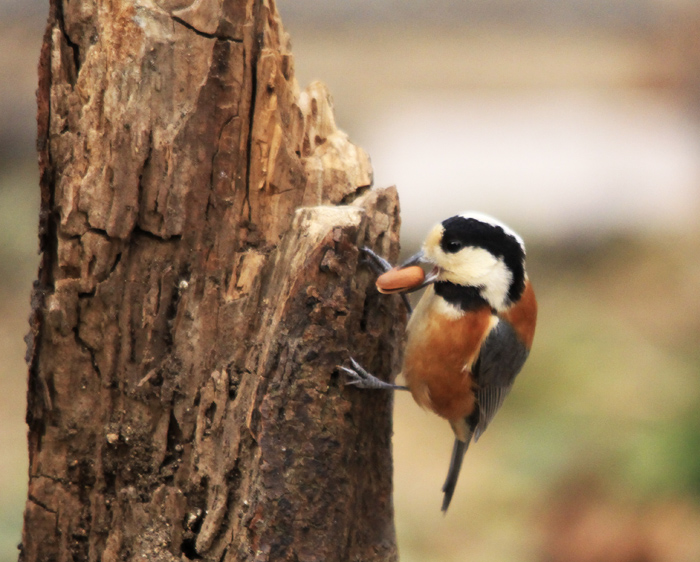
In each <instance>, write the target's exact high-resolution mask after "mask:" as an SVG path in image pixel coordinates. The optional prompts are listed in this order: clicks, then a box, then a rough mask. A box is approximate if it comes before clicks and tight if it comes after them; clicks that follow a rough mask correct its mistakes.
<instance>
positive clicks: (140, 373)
mask: <svg viewBox="0 0 700 562" xmlns="http://www.w3.org/2000/svg"><path fill="white" fill-rule="evenodd" d="M38 109H39V110H38V122H39V141H38V147H39V160H40V172H41V192H42V206H41V224H40V245H41V251H42V261H41V266H40V270H39V278H38V281H37V283H36V285H35V290H34V295H33V314H32V318H31V321H30V324H31V331H30V334H29V336H28V338H27V339H28V353H27V358H28V362H29V390H28V409H27V422H28V425H29V455H30V468H29V477H30V480H29V496H28V501H27V506H26V511H25V522H24V533H23V545H22V550H21V555H20V559H21V560H25V561H27V562H29V561H32V562H33V561H44V560H57V561H58V560H61V561H62V560H104V561H116V560H137V559H138V560H143V559H144V558H149V559H152V560H176V559H177V560H184V559H200V558H201V559H205V560H217V561H218V560H368V561H371V560H393V559H396V557H397V555H396V546H395V538H394V529H393V521H392V515H393V514H392V504H391V471H392V466H391V457H390V437H391V422H390V413H391V412H390V409H391V403H390V397H389V396H388V394H384V393H376V394H366V393H362V392H361V391H357V390H355V389H350V388H346V387H344V385H343V380H342V378H341V377H340V375H339V374H338V370H337V368H336V365H337V364H339V363H341V362H344V361H346V360H347V358H348V355H349V353H350V352H352V353H353V354H354V355H356V356H357V357H358V359H360V360H361V361H362V363H363V364H365V365H367V366H369V367H371V368H372V369H373V371H374V372H376V373H380V374H383V375H384V376H388V375H389V373H391V372H392V371H393V372H395V371H396V366H397V362H398V352H397V349H398V348H399V346H398V345H397V343H398V342H399V340H400V338H401V334H402V332H403V322H404V318H403V316H404V315H403V312H402V308H401V306H400V301H398V299H394V298H388V297H381V298H380V297H379V295H378V294H377V293H376V290H375V289H374V287H373V276H372V274H371V272H370V271H369V270H367V268H365V267H364V266H363V265H362V264H361V263H360V254H359V250H358V247H359V246H362V245H368V246H370V247H372V248H374V249H375V250H376V251H378V252H379V253H381V254H383V255H386V256H389V258H390V259H396V257H397V254H398V227H399V216H398V199H397V194H396V191H395V190H394V189H385V190H377V189H370V185H371V182H372V179H371V178H372V174H371V167H370V164H369V159H368V157H367V155H366V153H365V152H364V151H362V150H361V149H360V148H357V147H356V146H354V145H353V144H352V143H350V141H349V140H348V138H347V136H346V135H345V134H344V133H342V132H341V131H339V130H338V129H337V128H336V126H335V123H334V120H333V114H332V107H331V102H330V97H329V94H328V92H327V91H326V89H325V87H324V86H323V85H322V84H320V83H315V84H312V85H311V86H310V87H309V88H308V89H307V90H306V91H304V92H303V93H301V94H299V92H298V88H297V85H296V81H295V79H294V74H293V59H292V56H291V53H290V50H289V41H288V37H287V35H286V34H285V32H284V31H283V29H282V26H281V23H280V20H279V17H278V15H277V12H276V9H275V5H274V2H272V1H271V0H270V1H268V0H265V1H263V0H235V1H234V0H230V1H229V0H225V1H224V2H209V1H207V0H204V1H197V2H190V3H188V2H170V1H149V0H139V1H136V2H134V1H129V0H113V1H112V2H109V3H98V2H97V1H96V0H87V1H85V2H61V1H60V0H52V2H51V12H50V17H49V24H48V28H47V32H46V35H45V40H44V45H43V48H42V55H41V61H40V68H39V90H38Z"/></svg>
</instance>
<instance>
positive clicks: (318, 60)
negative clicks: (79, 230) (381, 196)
mask: <svg viewBox="0 0 700 562" xmlns="http://www.w3.org/2000/svg"><path fill="white" fill-rule="evenodd" d="M278 8H279V10H280V12H281V13H282V18H283V21H284V24H285V27H286V29H287V30H288V31H289V32H290V34H291V36H292V44H293V50H294V55H295V59H296V72H297V78H298V80H299V83H300V86H301V87H304V86H306V85H307V84H308V83H309V82H310V81H311V80H313V79H321V80H323V81H324V82H326V83H327V84H328V86H329V88H330V90H331V92H332V93H333V96H334V99H335V106H336V117H337V122H338V124H339V126H340V127H341V128H342V129H344V130H345V131H347V132H348V133H349V134H350V137H351V138H352V140H353V141H354V142H355V143H356V144H358V145H360V146H362V147H363V148H365V149H366V150H367V151H368V152H369V154H370V155H371V157H372V162H373V165H374V169H375V185H379V186H387V185H392V184H396V185H397V186H398V189H399V192H400V194H401V202H402V218H403V227H402V240H403V244H404V250H405V252H406V253H408V252H411V251H413V250H415V249H416V247H417V246H418V245H419V244H420V241H421V239H422V237H423V236H424V235H425V233H426V231H427V230H428V229H429V227H430V226H431V225H432V224H434V223H436V222H439V221H441V220H442V219H444V218H446V217H448V216H451V215H453V214H456V213H458V212H461V211H464V210H468V209H478V210H481V211H484V212H487V213H490V214H493V215H495V216H497V217H499V218H500V219H502V220H503V221H505V222H507V223H508V224H510V225H511V226H512V227H513V228H514V229H516V230H518V231H519V232H520V233H521V234H522V235H523V237H524V238H525V240H526V242H527V244H528V268H529V272H530V277H531V279H532V281H533V284H534V286H535V289H536V291H537V293H538V297H539V302H540V317H539V326H538V332H537V335H536V338H535V344H534V348H533V351H532V354H531V356H530V359H529V361H528V363H527V365H526V367H525V369H524V371H523V372H522V373H521V375H520V376H519V378H518V381H517V383H516V386H515V389H514V391H513V392H512V393H511V396H510V397H509V398H508V400H507V401H506V403H505V405H504V407H503V409H502V411H501V412H500V413H499V415H498V416H497V417H496V419H495V420H494V422H493V423H492V425H491V427H490V429H489V431H488V432H486V434H485V435H484V436H483V438H482V439H481V440H480V441H479V443H478V444H476V445H475V446H473V447H472V448H471V449H470V451H469V453H468V455H467V460H466V462H465V466H464V468H463V471H462V476H461V479H460V482H459V485H458V487H457V492H456V494H455V498H454V500H453V503H452V506H451V507H450V511H449V513H448V514H447V516H446V517H443V516H442V514H441V513H440V503H441V493H440V486H441V484H442V481H443V478H444V476H445V473H446V471H447V464H448V461H449V455H450V451H451V446H452V435H451V431H450V429H449V427H448V425H447V424H446V423H444V422H443V421H441V420H439V419H437V418H436V417H435V416H433V415H431V414H428V413H426V412H423V411H422V410H420V409H419V408H418V407H417V406H416V405H415V404H414V403H413V401H412V400H411V397H410V396H404V395H398V396H397V397H396V413H395V437H394V453H395V458H394V462H395V508H396V525H397V533H398V541H399V548H400V552H401V559H402V561H403V562H414V561H457V560H460V561H464V560H470V561H479V562H510V561H512V562H560V561H561V562H662V561H669V562H671V561H674V562H675V561H683V562H686V561H687V562H691V561H692V562H697V561H698V560H700V408H699V407H698V404H699V399H700V346H699V344H700V337H699V336H700V296H699V295H698V291H699V289H700V224H699V222H700V221H698V218H697V217H698V213H699V211H700V4H698V3H697V2H696V1H694V0H479V1H477V0H431V1H429V2H428V1H426V0H402V1H396V0H394V1H390V0H371V1H370V0H342V1H341V0H278ZM46 13H47V6H46V5H45V2H44V1H39V0H0V76H1V80H0V318H1V319H2V321H1V322H0V357H1V358H2V359H0V450H1V451H2V454H1V455H0V466H2V472H1V475H2V478H0V562H5V561H6V560H15V559H16V550H15V546H16V544H17V543H18V542H19V538H20V530H21V523H22V510H23V505H24V500H25V495H26V477H27V476H26V462H27V461H26V444H25V426H24V407H25V377H26V367H25V364H24V349H25V348H24V343H23V341H22V338H23V336H24V334H25V333H26V331H27V323H26V317H27V315H28V310H29V304H28V303H29V292H30V287H31V283H32V280H33V279H34V277H35V274H36V267H37V263H38V258H37V255H36V247H37V241H36V229H37V208H38V200H39V193H38V187H37V182H38V173H37V168H36V155H35V151H34V136H35V120H34V115H35V101H34V91H35V89H36V63H37V59H38V53H39V47H40V43H41V36H42V33H43V26H44V23H45V19H46Z"/></svg>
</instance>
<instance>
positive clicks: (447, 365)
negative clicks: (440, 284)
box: [402, 286, 496, 421]
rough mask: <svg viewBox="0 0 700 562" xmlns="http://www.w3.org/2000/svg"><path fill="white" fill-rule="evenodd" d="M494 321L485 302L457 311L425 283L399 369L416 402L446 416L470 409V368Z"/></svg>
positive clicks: (465, 413) (458, 416) (456, 416)
mask: <svg viewBox="0 0 700 562" xmlns="http://www.w3.org/2000/svg"><path fill="white" fill-rule="evenodd" d="M495 322H496V318H495V317H494V316H493V315H492V313H491V309H490V307H488V306H486V305H485V306H483V307H481V308H479V309H477V310H473V311H467V312H464V311H459V310H458V309H456V308H454V307H451V306H449V305H447V303H446V302H445V301H444V300H443V299H442V298H441V297H439V296H437V295H435V292H434V290H433V287H432V286H431V287H428V289H427V290H426V292H425V294H424V295H423V297H422V298H421V300H420V302H419V303H418V306H417V307H416V309H415V311H414V312H413V315H412V316H411V320H410V322H409V324H408V328H407V331H408V341H407V343H406V349H405V353H404V363H403V370H402V374H403V375H404V378H405V379H406V384H407V385H408V387H409V388H410V390H411V393H412V394H413V398H414V400H415V401H416V402H417V403H418V404H419V405H421V406H423V407H425V408H428V409H430V410H432V411H434V412H435V413H436V414H438V415H439V416H441V417H443V418H446V419H448V420H450V421H458V420H463V419H464V418H465V417H467V416H469V415H470V414H471V413H472V412H473V410H474V391H473V379H472V373H471V368H472V364H473V363H474V361H476V359H477V357H478V355H479V349H480V348H481V344H482V343H483V341H484V339H486V336H487V335H488V333H489V331H490V330H491V328H492V327H493V326H494V324H495Z"/></svg>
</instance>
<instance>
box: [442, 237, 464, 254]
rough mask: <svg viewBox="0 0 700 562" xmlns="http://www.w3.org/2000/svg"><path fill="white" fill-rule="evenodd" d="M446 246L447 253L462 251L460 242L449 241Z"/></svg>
mask: <svg viewBox="0 0 700 562" xmlns="http://www.w3.org/2000/svg"><path fill="white" fill-rule="evenodd" d="M445 246H446V249H447V251H448V252H451V253H454V252H459V251H460V250H461V249H462V243H461V242H460V241H459V240H449V241H448V242H447V243H446V244H445Z"/></svg>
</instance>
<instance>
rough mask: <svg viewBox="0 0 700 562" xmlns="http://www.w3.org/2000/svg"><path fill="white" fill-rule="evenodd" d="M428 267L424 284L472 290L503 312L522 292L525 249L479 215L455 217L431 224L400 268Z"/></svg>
mask: <svg viewBox="0 0 700 562" xmlns="http://www.w3.org/2000/svg"><path fill="white" fill-rule="evenodd" d="M419 262H423V263H426V264H428V265H432V266H433V270H432V272H431V273H430V274H429V276H428V278H426V281H425V283H445V284H452V285H455V286H456V289H459V288H460V287H467V288H470V290H474V289H476V290H477V291H478V293H479V295H480V296H481V297H482V298H483V299H484V300H486V301H487V302H488V303H489V305H490V306H491V307H492V308H493V309H495V310H497V311H500V310H504V309H506V308H508V307H509V306H510V305H511V304H512V303H514V302H516V301H518V299H519V298H520V296H521V295H522V293H523V290H524V288H525V280H526V278H527V277H526V273H525V245H524V243H523V240H522V238H521V237H520V236H518V235H517V234H516V233H515V232H514V231H513V230H511V229H510V228H508V227H507V226H506V225H505V224H503V223H501V222H499V221H497V220H496V219H494V218H492V217H490V216H488V215H484V214H481V213H475V212H469V213H462V214H461V215H455V216H454V217H450V218H449V219H446V220H444V221H442V222H441V223H440V224H437V225H435V227H433V229H432V230H431V231H430V233H429V234H428V236H427V238H426V239H425V242H424V243H423V247H422V249H421V251H420V252H418V253H417V254H415V255H414V256H412V257H411V258H409V260H407V261H406V262H405V264H404V266H406V265H414V264H417V263H419Z"/></svg>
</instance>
